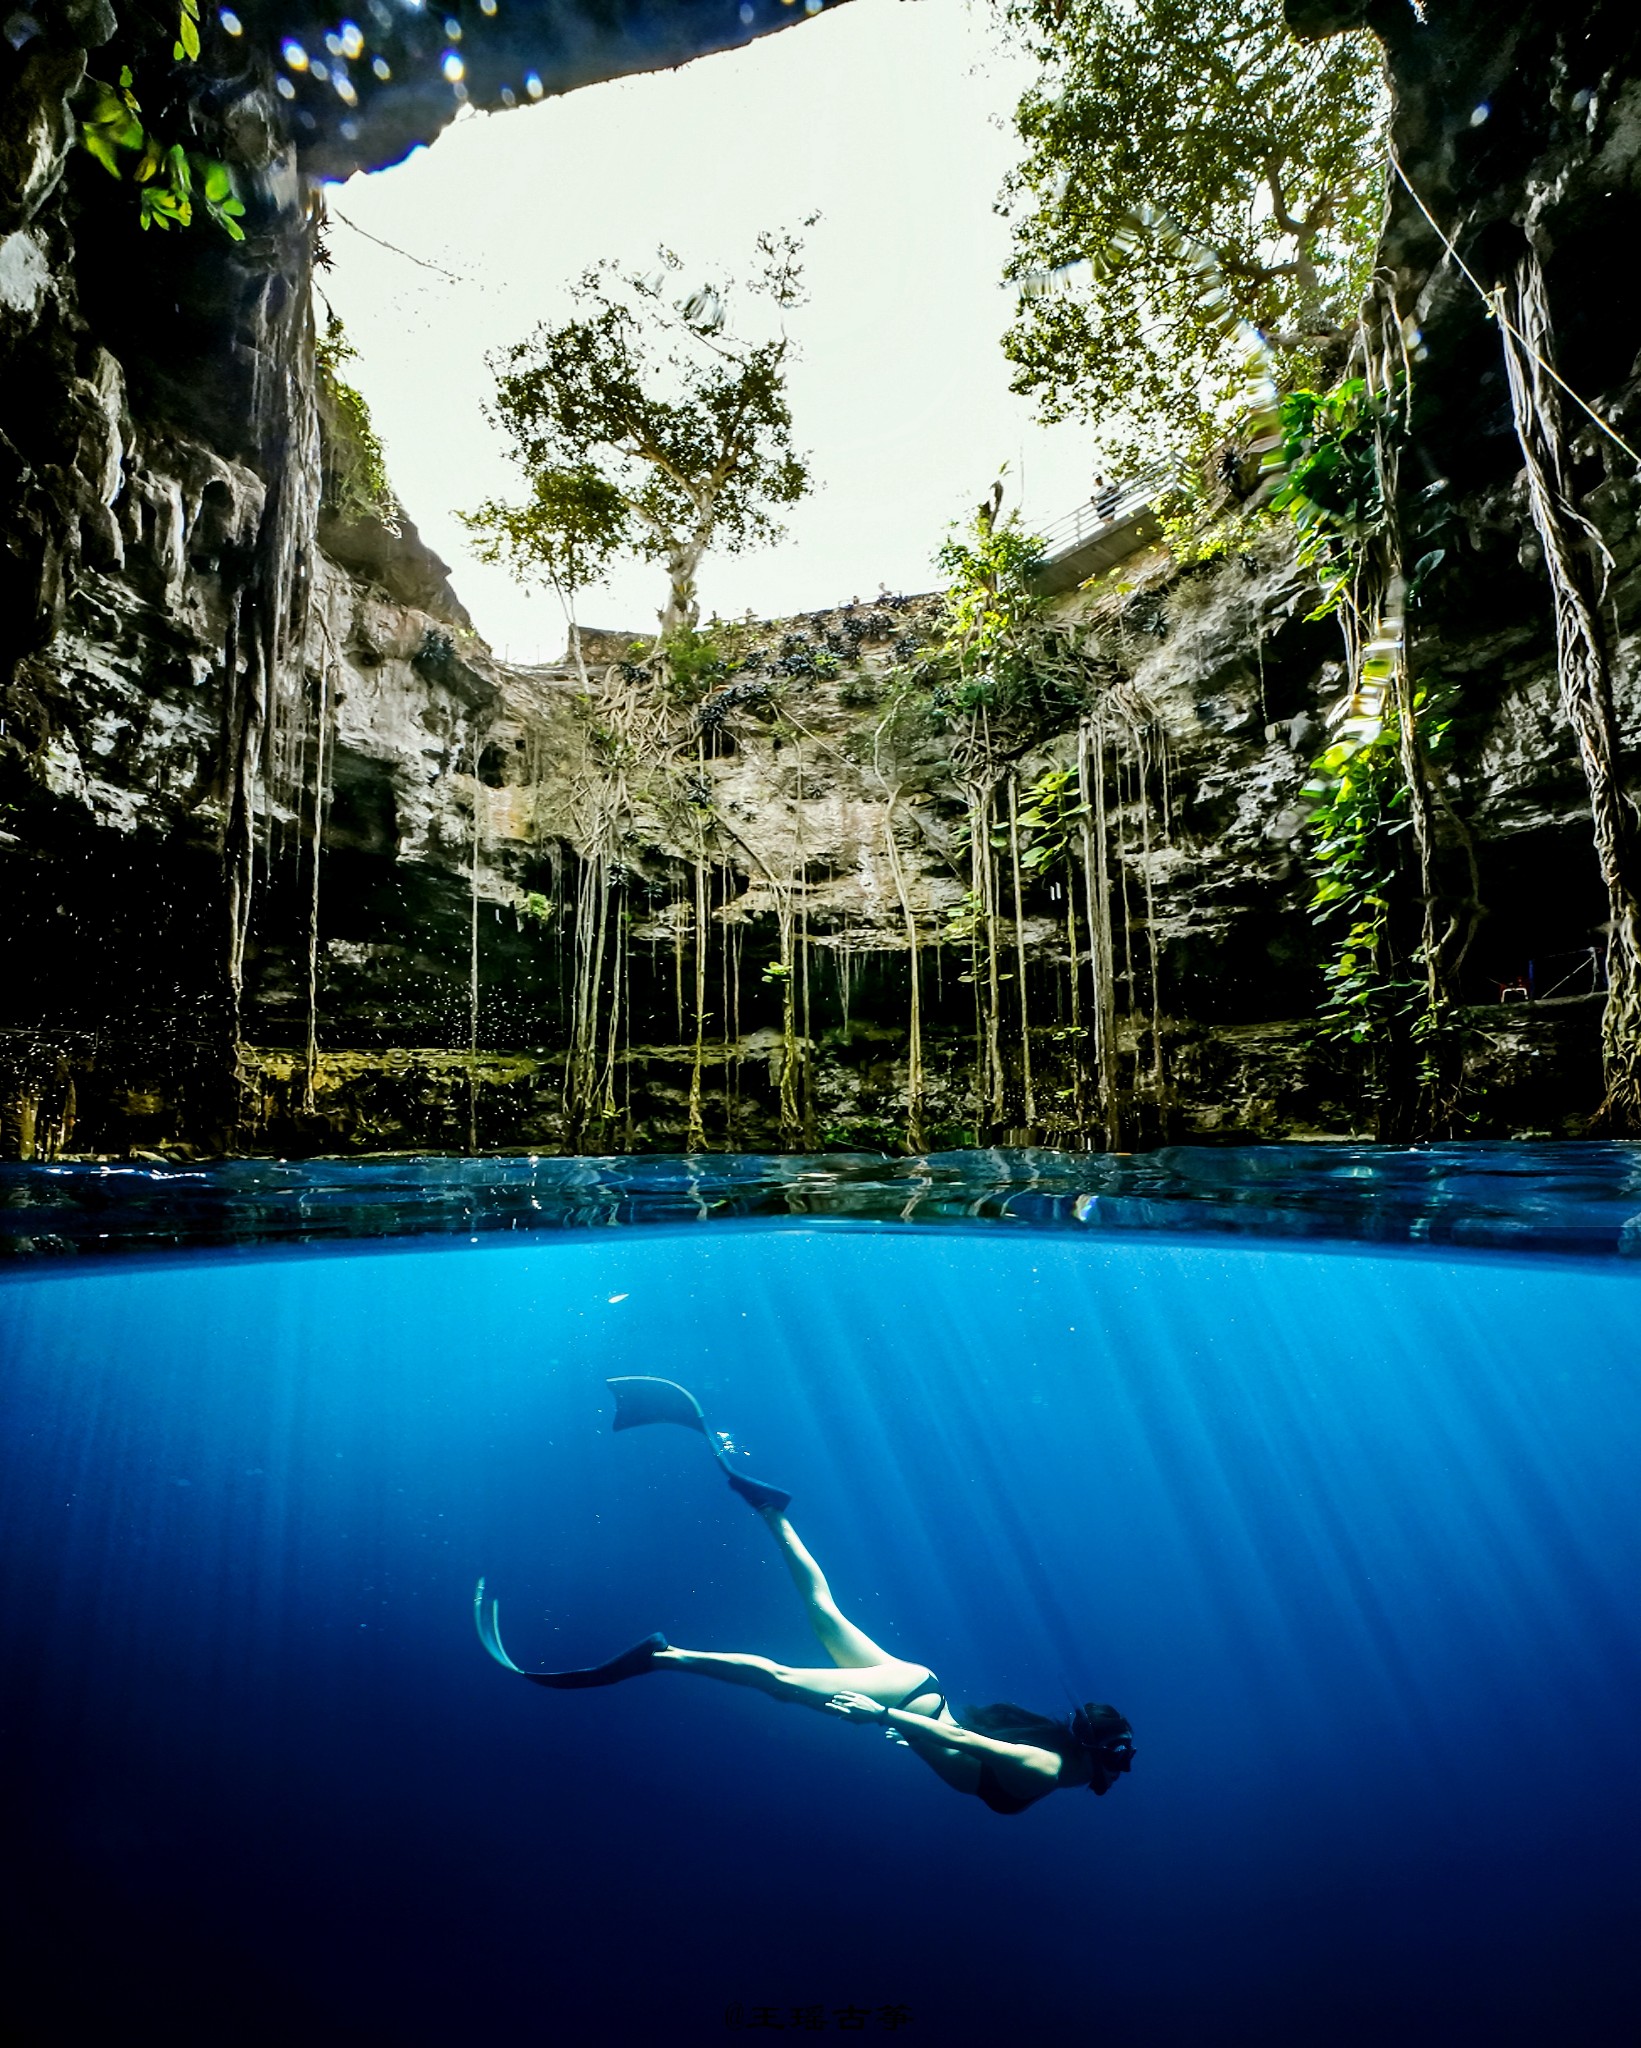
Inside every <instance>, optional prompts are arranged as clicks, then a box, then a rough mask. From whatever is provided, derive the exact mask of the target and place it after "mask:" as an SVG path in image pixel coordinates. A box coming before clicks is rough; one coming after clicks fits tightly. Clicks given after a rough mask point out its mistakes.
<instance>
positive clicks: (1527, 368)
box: [1499, 251, 1641, 1131]
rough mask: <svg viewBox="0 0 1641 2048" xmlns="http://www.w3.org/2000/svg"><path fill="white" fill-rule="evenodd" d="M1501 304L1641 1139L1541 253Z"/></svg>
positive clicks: (1579, 529)
mask: <svg viewBox="0 0 1641 2048" xmlns="http://www.w3.org/2000/svg"><path fill="white" fill-rule="evenodd" d="M1500 296H1501V297H1502V298H1503V299H1504V300H1505V301H1506V304H1507V307H1508V315H1507V317H1505V318H1503V319H1501V320H1500V322H1499V326H1500V332H1501V334H1502V337H1503V342H1504V361H1505V368H1506V370H1507V371H1508V373H1509V379H1510V404H1511V409H1512V411H1513V413H1514V415H1515V423H1516V435H1517V438H1518V439H1519V441H1520V443H1521V452H1522V456H1523V458H1524V460H1525V463H1526V469H1527V485H1528V493H1529V499H1530V502H1531V505H1532V511H1533V524H1534V526H1535V527H1536V528H1537V529H1538V536H1539V541H1540V544H1541V545H1542V547H1543V550H1544V568H1545V573H1546V574H1547V576H1548V577H1549V579H1550V589H1551V593H1552V596H1553V598H1554V602H1555V623H1556V666H1557V671H1558V674H1559V678H1560V684H1561V703H1562V709H1563V710H1564V711H1565V713H1566V716H1567V722H1568V724H1569V725H1570V726H1571V727H1572V729H1573V734H1574V737H1575V738H1576V739H1577V741H1578V753H1579V760H1580V762H1581V763H1582V765H1583V769H1584V779H1585V782H1586V783H1587V785H1588V787H1589V793H1590V818H1591V822H1592V824H1593V826H1594V832H1595V849H1596V858H1597V860H1598V861H1599V863H1600V867H1601V879H1602V881H1603V883H1604V884H1605V886H1606V891H1607V906H1608V924H1607V1003H1606V1008H1605V1011H1604V1012H1603V1015H1602V1019H1601V1056H1602V1065H1603V1069H1604V1073H1605V1080H1606V1097H1605V1100H1604V1101H1603V1102H1602V1105H1601V1108H1600V1110H1599V1112H1598V1116H1597V1121H1598V1123H1600V1124H1602V1125H1604V1126H1605V1127H1607V1128H1610V1129H1613V1130H1620V1131H1634V1130H1641V914H1638V906H1637V882H1638V873H1637V855H1636V844H1635V820H1634V813H1633V810H1632V807H1631V804H1630V802H1629V799H1628V798H1627V797H1626V795H1625V793H1624V788H1623V784H1622V782H1621V780H1620V776H1619V769H1618V760H1619V747H1618V732H1617V720H1616V718H1615V716H1614V712H1613V702H1612V673H1611V666H1610V660H1609V655H1608V651H1607V645H1606V639H1605V636H1604V634H1603V632H1602V629H1601V622H1600V613H1599V605H1600V590H1599V587H1598V583H1597V576H1596V568H1595V560H1594V557H1595V555H1596V553H1597V552H1598V551H1599V553H1600V554H1601V555H1602V556H1603V557H1605V549H1604V548H1602V546H1601V540H1600V536H1599V535H1598V534H1597V533H1596V531H1595V528H1594V527H1593V526H1591V525H1590V523H1589V521H1588V520H1586V519H1584V518H1583V517H1582V516H1581V515H1580V514H1579V513H1578V512H1577V511H1576V510H1575V509H1574V507H1573V504H1572V500H1571V496H1570V493H1569V490H1568V482H1567V454H1568V451H1567V439H1566V433H1565V430H1564V428H1563V425H1562V420H1561V408H1560V403H1559V399H1558V395H1557V392H1556V387H1555V382H1554V378H1553V376H1552V374H1551V361H1552V352H1553V340H1552V330H1551V324H1550V310H1549V301H1548V299H1547V297H1546V294H1545V289H1544V272H1543V269H1542V267H1541V265H1540V263H1539V259H1538V255H1537V253H1536V251H1529V253H1528V254H1527V255H1526V256H1525V257H1524V258H1523V259H1522V261H1521V263H1520V264H1519V265H1518V266H1517V269H1516V274H1515V277H1514V279H1513V280H1512V282H1511V285H1510V286H1509V287H1508V288H1507V290H1505V291H1503V292H1501V294H1500Z"/></svg>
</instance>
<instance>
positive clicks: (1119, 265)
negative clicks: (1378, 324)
mask: <svg viewBox="0 0 1641 2048" xmlns="http://www.w3.org/2000/svg"><path fill="white" fill-rule="evenodd" d="M1003 4H1004V7H1005V11H1006V14H1007V16H1008V19H1009V23H1010V25H1011V27H1012V29H1013V31H1014V32H1015V33H1016V34H1017V35H1018V36H1020V37H1022V38H1023V39H1024V40H1025V41H1026V43H1027V44H1028V46H1029V47H1030V49H1031V50H1032V52H1033V53H1034V54H1035V56H1036V57H1037V59H1038V61H1039V63H1040V64H1041V66H1042V71H1041V76H1040V79H1039V82H1038V83H1037V84H1036V85H1035V86H1034V87H1033V88H1032V89H1031V90H1030V91H1029V92H1028V93H1027V94H1026V95H1025V97H1024V98H1023V99H1022V101H1021V102H1020V105H1019V109H1018V111H1017V115H1016V122H1017V126H1018V130H1019V134H1020V137H1021V140H1022V142H1023V143H1024V146H1025V154H1024V157H1023V159H1022V161H1021V163H1020V165H1019V167H1018V169H1017V170H1016V171H1015V173H1014V174H1013V176H1012V178H1011V179H1010V182H1009V186H1008V189H1007V192H1006V194H1005V200H1004V204H1005V208H1006V210H1007V211H1008V212H1009V213H1010V214H1011V215H1012V217H1013V223H1014V240H1015V247H1014V255H1013V258H1012V260H1011V264H1010V272H1009V274H1010V276H1011V277H1012V278H1013V279H1015V280H1016V281H1017V282H1019V283H1020V284H1021V286H1022V288H1023V289H1022V298H1021V303H1020V308H1019V311H1018V313H1017V316H1016V318H1015V321H1014V323H1013V326H1012V327H1011V329H1010V331H1009V334H1008V336H1007V339H1006V341H1005V344H1004V346H1005V350H1006V352H1007V354H1008V355H1009V357H1010V358H1011V360H1012V361H1013V362H1014V364H1015V366H1016V370H1015V377H1014V388H1015V389H1016V390H1017V391H1022V392H1027V393H1031V394H1033V395H1034V396H1035V397H1036V399H1037V401H1038V404H1039V407H1040V409H1041V411H1042V413H1043V415H1044V417H1045V418H1047V419H1049V420H1058V419H1065V418H1069V417H1076V416H1082V417H1086V418H1087V419H1089V420H1090V421H1091V422H1092V423H1093V426H1094V430H1095V439H1096V442H1097V444H1098V446H1099V448H1100V451H1101V454H1102V455H1103V457H1104V459H1105V460H1106V461H1107V462H1108V463H1110V464H1112V465H1113V466H1114V467H1117V468H1119V469H1120V470H1128V471H1132V470H1133V469H1134V468H1135V467H1138V466H1141V465H1143V464H1144V463H1146V462H1148V461H1151V460H1155V459H1157V458H1159V457H1169V458H1173V459H1175V460H1177V459H1178V458H1179V457H1181V456H1184V455H1189V454H1197V455H1200V454H1201V453H1203V452H1204V450H1205V449H1206V447H1207V446H1209V445H1210V444H1211V443H1212V441H1213V440H1214V439H1216V438H1218V437H1219V436H1220V435H1222V434H1223V433H1224V432H1225V429H1226V426H1227V425H1228V424H1229V422H1230V420H1231V419H1232V418H1233V417H1234V415H1235V413H1236V412H1237V410H1238V407H1239V404H1240V403H1242V402H1244V394H1245V393H1246V392H1247V391H1248V389H1249V386H1250V383H1251V382H1260V383H1267V384H1269V383H1274V384H1275V386H1276V387H1277V389H1278V390H1288V389H1293V388H1295V387H1296V386H1298V385H1303V384H1310V383H1316V382H1319V381H1320V382H1328V381H1331V376H1332V375H1333V374H1337V371H1338V369H1339V368H1342V367H1343V361H1344V355H1345V339H1346V337H1347V335H1348V333H1349V331H1350V329H1351V328H1352V326H1353V324H1354V320H1355V315H1356V308H1357V305H1358V302H1359V301H1360V299H1361V296H1362V293H1363V291H1364V289H1365V287H1366V283H1367V278H1368V274H1369V267H1370V264H1371V260H1372V248H1373V242H1374V238H1375V235H1376V233H1377V229H1378V225H1379V216H1380V210H1381V206H1382V194H1383V179H1384V162H1385V144H1384V135H1385V121H1386V95H1385V89H1384V84H1383V79H1382V75H1381V66H1380V55H1379V49H1378V45H1377V43H1376V42H1375V41H1374V39H1373V38H1372V37H1371V36H1368V35H1366V34H1365V33H1364V34H1358V35H1354V36H1340V37H1334V38H1332V39H1330V40H1328V41H1325V42H1318V43H1301V42H1299V41H1298V40H1297V39H1296V38H1295V37H1294V36H1293V35H1292V34H1290V32H1289V31H1288V29H1287V27H1286V26H1285V24H1284V21H1283V14H1282V6H1281V0H1003Z"/></svg>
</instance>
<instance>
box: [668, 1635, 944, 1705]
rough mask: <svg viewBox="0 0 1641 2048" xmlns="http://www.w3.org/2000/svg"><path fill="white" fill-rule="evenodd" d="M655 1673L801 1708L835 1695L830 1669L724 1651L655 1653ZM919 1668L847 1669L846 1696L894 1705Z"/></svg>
mask: <svg viewBox="0 0 1641 2048" xmlns="http://www.w3.org/2000/svg"><path fill="white" fill-rule="evenodd" d="M654 1669H655V1670H657V1671H687V1672H691V1673H693V1674H694V1675H695V1676H696V1677H697V1678H716V1679H719V1680H721V1681H722V1682H723V1683H725V1684H728V1685H745V1686H750V1687H752V1689H753V1690H754V1691H755V1692H761V1693H764V1694H766V1695H767V1696H768V1697H769V1698H770V1699H775V1700H788V1701H792V1702H795V1703H797V1704H798V1705H801V1706H808V1707H819V1706H823V1705H824V1704H825V1702H826V1701H827V1700H829V1699H831V1698H832V1697H833V1695H834V1694H835V1693H836V1692H837V1690H838V1679H837V1672H836V1670H835V1669H830V1668H828V1669H820V1670H817V1669H805V1668H803V1667H802V1666H793V1665H790V1664H777V1663H775V1662H774V1661H773V1660H772V1659H771V1658H768V1657H752V1656H743V1655H741V1654H739V1653H738V1652H730V1651H723V1650H680V1649H678V1648H677V1647H676V1645H674V1646H672V1647H669V1648H667V1649H665V1650H657V1651H656V1653H655V1660H654ZM920 1670H921V1667H920V1666H918V1665H915V1664H905V1663H903V1662H901V1661H900V1659H898V1658H893V1657H890V1658H880V1659H876V1660H874V1661H873V1662H872V1663H871V1664H870V1665H867V1666H855V1667H851V1668H850V1672H849V1678H850V1684H849V1690H850V1691H851V1692H859V1693H864V1694H865V1695H866V1697H867V1698H868V1699H875V1700H881V1701H882V1702H883V1703H884V1704H885V1705H888V1704H889V1703H891V1702H892V1701H895V1700H898V1699H899V1698H900V1697H901V1696H902V1695H903V1694H904V1693H905V1691H906V1689H907V1687H908V1685H910V1684H913V1683H915V1682H916V1679H917V1677H918V1676H919V1675H920Z"/></svg>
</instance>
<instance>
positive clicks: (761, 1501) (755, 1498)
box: [720, 1461, 792, 1515]
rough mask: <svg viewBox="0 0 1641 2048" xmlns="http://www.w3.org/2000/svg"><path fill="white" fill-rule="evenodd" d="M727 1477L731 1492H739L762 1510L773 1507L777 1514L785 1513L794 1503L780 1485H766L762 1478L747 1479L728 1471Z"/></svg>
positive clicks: (750, 1503)
mask: <svg viewBox="0 0 1641 2048" xmlns="http://www.w3.org/2000/svg"><path fill="white" fill-rule="evenodd" d="M720 1462H721V1461H720ZM726 1477H727V1478H728V1480H729V1484H730V1490H731V1492H733V1493H738V1494H739V1495H740V1496H741V1498H742V1500H744V1501H745V1502H746V1503H747V1504H748V1506H749V1507H755V1508H757V1509H759V1510H760V1511H762V1510H763V1509H764V1508H773V1509H774V1510H775V1512H776V1513H777V1514H781V1515H784V1514H785V1513H786V1511H787V1509H788V1508H789V1507H790V1506H791V1505H792V1496H791V1494H789V1493H782V1491H781V1489H780V1488H779V1487H778V1486H766V1485H765V1484H764V1482H763V1481H762V1480H761V1479H747V1478H744V1477H743V1476H742V1474H740V1473H739V1472H727V1473H726Z"/></svg>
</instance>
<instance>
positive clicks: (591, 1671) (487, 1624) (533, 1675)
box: [473, 1579, 667, 1692]
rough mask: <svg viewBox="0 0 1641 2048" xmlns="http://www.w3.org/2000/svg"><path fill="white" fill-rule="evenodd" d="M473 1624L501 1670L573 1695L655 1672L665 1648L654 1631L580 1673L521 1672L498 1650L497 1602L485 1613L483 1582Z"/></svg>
mask: <svg viewBox="0 0 1641 2048" xmlns="http://www.w3.org/2000/svg"><path fill="white" fill-rule="evenodd" d="M473 1621H474V1625H475V1626H476V1627H477V1629H478V1632H479V1641H480V1642H481V1643H482V1644H483V1645H484V1647H485V1649H486V1650H487V1651H488V1652H489V1654H490V1655H491V1656H492V1657H494V1658H495V1660H496V1662H497V1663H498V1664H499V1665H501V1667H502V1669H503V1670H505V1671H511V1672H513V1673H514V1674H515V1675H516V1676H517V1677H519V1678H527V1679H529V1681H530V1683H531V1684H532V1685H548V1686H552V1687H554V1688H556V1689H557V1690H558V1691H561V1692H576V1691H579V1690H581V1689H582V1688H583V1687H586V1686H590V1685H619V1684H620V1683H621V1681H622V1679H624V1678H639V1677H641V1676H642V1675H643V1674H644V1673H645V1672H646V1671H653V1670H654V1669H655V1653H656V1651H657V1650H664V1649H666V1648H667V1639H666V1637H665V1636H664V1635H662V1634H660V1633H659V1632H657V1633H656V1634H655V1635H653V1636H646V1637H645V1638H644V1640H643V1641H642V1642H641V1643H634V1644H633V1646H632V1648H631V1649H630V1650H623V1651H622V1652H621V1654H620V1656H619V1657H612V1658H611V1659H610V1660H609V1662H608V1663H607V1664H593V1665H589V1666H588V1667H587V1669H586V1670H584V1671H525V1670H522V1669H521V1668H520V1667H519V1666H518V1665H517V1664H515V1663H514V1662H513V1660H512V1658H511V1657H509V1656H508V1654H507V1652H506V1650H505V1649H503V1648H502V1641H501V1602H500V1601H499V1600H492V1601H491V1602H490V1604H489V1609H488V1611H486V1608H485V1599H484V1581H483V1579H480V1581H479V1583H478V1586H477V1588H476V1589H475V1591H474V1594H473Z"/></svg>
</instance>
